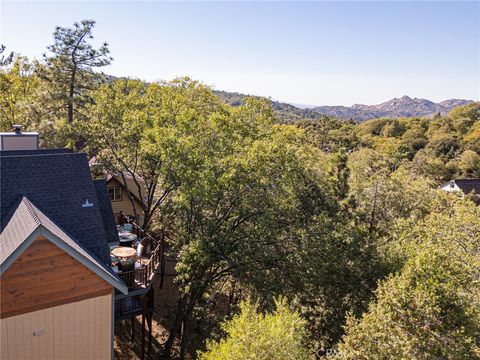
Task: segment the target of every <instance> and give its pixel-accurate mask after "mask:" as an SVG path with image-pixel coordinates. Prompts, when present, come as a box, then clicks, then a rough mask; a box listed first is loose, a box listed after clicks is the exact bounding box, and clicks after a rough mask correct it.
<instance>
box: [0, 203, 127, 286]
mask: <svg viewBox="0 0 480 360" xmlns="http://www.w3.org/2000/svg"><path fill="white" fill-rule="evenodd" d="M40 235H43V236H45V237H46V238H48V239H49V240H50V241H52V242H53V243H54V244H56V245H57V246H59V247H61V248H62V249H63V250H64V251H66V252H67V253H68V254H69V255H71V256H72V257H74V258H76V259H77V260H78V261H80V262H81V263H82V264H84V265H85V266H87V267H88V268H90V269H91V270H92V271H94V272H95V273H96V274H97V275H99V276H100V277H102V278H103V279H104V280H105V281H107V282H108V283H110V284H111V285H112V286H114V287H115V288H117V289H119V290H120V291H122V292H124V293H126V292H128V288H127V287H126V285H125V284H124V283H123V282H122V280H120V279H119V278H118V277H117V276H116V275H115V273H114V272H113V271H112V270H111V268H110V267H109V266H106V265H105V264H102V263H101V262H100V261H99V260H98V259H97V258H96V257H95V256H93V255H92V254H90V252H89V251H88V250H87V249H85V248H84V247H83V246H82V245H81V244H79V243H78V242H77V241H75V240H74V239H73V238H72V237H71V236H70V235H68V234H66V233H65V232H64V231H63V230H62V229H61V228H60V227H59V226H58V225H57V224H55V223H54V222H53V221H52V220H51V219H49V218H48V216H46V215H45V214H44V213H43V212H42V211H40V210H39V209H38V208H37V207H36V206H35V205H33V204H32V203H31V202H30V201H29V200H28V199H27V198H26V197H23V198H22V200H21V201H20V203H19V204H18V206H17V207H16V210H15V212H14V214H13V215H12V217H11V220H10V222H9V223H8V224H7V225H6V227H5V228H4V230H3V231H2V233H1V234H0V265H1V271H2V273H3V272H4V271H6V270H7V269H8V267H9V266H10V265H11V264H12V263H13V262H14V261H15V259H16V258H18V256H20V255H21V253H23V251H24V250H25V249H26V248H27V247H28V246H29V245H30V244H31V243H32V242H33V241H34V240H35V239H36V238H37V236H40Z"/></svg>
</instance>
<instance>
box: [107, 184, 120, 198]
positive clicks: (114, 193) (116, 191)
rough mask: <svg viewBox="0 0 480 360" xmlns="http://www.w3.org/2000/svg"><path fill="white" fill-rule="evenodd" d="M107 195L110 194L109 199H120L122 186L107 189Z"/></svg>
mask: <svg viewBox="0 0 480 360" xmlns="http://www.w3.org/2000/svg"><path fill="white" fill-rule="evenodd" d="M108 195H110V201H121V200H122V188H121V187H119V186H117V187H113V188H109V189H108Z"/></svg>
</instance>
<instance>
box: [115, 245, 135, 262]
mask: <svg viewBox="0 0 480 360" xmlns="http://www.w3.org/2000/svg"><path fill="white" fill-rule="evenodd" d="M111 254H112V255H114V256H116V257H118V258H120V259H127V260H128V259H130V258H135V257H136V256H137V252H136V251H135V249H133V248H131V247H118V248H116V249H113V250H112V251H111Z"/></svg>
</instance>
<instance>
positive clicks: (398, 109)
mask: <svg viewBox="0 0 480 360" xmlns="http://www.w3.org/2000/svg"><path fill="white" fill-rule="evenodd" d="M471 102H473V101H472V100H464V99H449V100H444V101H442V102H439V103H435V102H433V101H430V100H426V99H418V98H413V99H412V98H411V97H409V96H406V95H405V96H402V97H401V98H394V99H391V100H388V101H385V102H383V103H381V104H378V105H362V104H355V105H353V106H351V107H348V106H317V107H315V108H313V109H312V110H313V111H315V112H317V113H319V114H323V115H329V116H337V117H343V118H351V119H354V120H357V121H363V120H367V119H373V118H378V117H389V118H399V117H410V116H433V115H435V114H437V113H440V114H442V115H443V114H446V113H447V112H449V111H450V110H451V109H453V108H454V107H457V106H461V105H466V104H468V103H471Z"/></svg>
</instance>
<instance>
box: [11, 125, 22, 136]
mask: <svg viewBox="0 0 480 360" xmlns="http://www.w3.org/2000/svg"><path fill="white" fill-rule="evenodd" d="M12 127H13V131H15V134H21V133H22V125H13V126H12Z"/></svg>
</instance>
